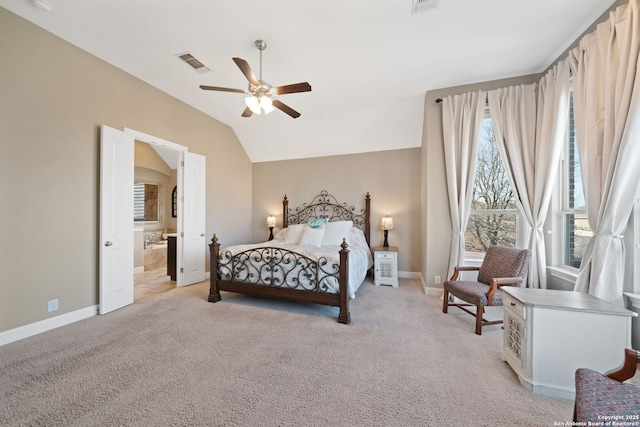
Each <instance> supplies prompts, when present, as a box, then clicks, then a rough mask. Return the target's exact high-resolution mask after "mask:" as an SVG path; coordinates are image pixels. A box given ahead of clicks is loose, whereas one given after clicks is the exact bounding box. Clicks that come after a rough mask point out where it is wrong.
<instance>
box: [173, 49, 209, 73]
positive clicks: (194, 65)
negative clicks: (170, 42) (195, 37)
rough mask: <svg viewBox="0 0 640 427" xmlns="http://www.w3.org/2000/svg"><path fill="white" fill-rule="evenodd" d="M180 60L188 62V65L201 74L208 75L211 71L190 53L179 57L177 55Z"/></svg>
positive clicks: (181, 54)
mask: <svg viewBox="0 0 640 427" xmlns="http://www.w3.org/2000/svg"><path fill="white" fill-rule="evenodd" d="M176 56H177V57H178V58H180V59H182V60H183V61H184V62H186V63H187V64H189V65H190V66H191V67H192V68H193V69H194V70H196V71H197V72H199V73H206V72H209V71H211V70H210V69H209V67H207V66H206V65H204V64H203V63H202V62H200V61H198V60H197V59H196V58H195V57H194V56H193V55H191V54H190V53H189V52H185V53H180V54H178V55H176Z"/></svg>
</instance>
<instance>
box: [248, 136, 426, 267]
mask: <svg viewBox="0 0 640 427" xmlns="http://www.w3.org/2000/svg"><path fill="white" fill-rule="evenodd" d="M420 151H421V149H419V148H410V149H404V150H392V151H380V152H374V153H364V154H350V155H343V156H330V157H320V158H314V159H300V160H285V161H278V162H264V163H254V165H253V224H252V229H253V230H254V231H253V240H254V241H265V240H267V237H268V236H269V231H268V229H267V227H266V224H265V223H266V220H267V216H268V215H269V214H273V215H276V217H277V224H278V228H277V230H279V229H280V228H281V227H282V198H283V196H284V195H285V194H286V195H287V198H288V199H289V206H290V207H296V206H301V205H302V203H309V202H310V201H311V199H312V198H313V196H315V195H317V194H318V193H319V192H320V191H322V190H327V191H328V192H329V193H331V194H332V195H334V196H335V197H336V199H337V200H338V201H339V202H341V203H342V202H346V203H347V204H348V205H349V206H352V205H353V206H355V207H356V208H358V209H360V208H361V207H364V197H365V194H366V193H367V192H369V194H370V195H371V226H372V232H371V245H372V246H380V245H382V242H383V234H382V230H381V229H380V221H381V219H382V217H383V216H385V215H389V216H391V217H393V222H394V226H395V228H394V229H393V230H391V231H390V232H389V244H390V245H391V246H397V247H398V248H399V254H398V269H399V270H401V271H410V272H418V271H420V266H421V262H420V257H419V254H420V248H419V244H420V241H419V240H418V239H416V236H418V235H419V234H420V229H421V227H420V217H419V215H420V189H421V184H420ZM277 230H276V231H277Z"/></svg>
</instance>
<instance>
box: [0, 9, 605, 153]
mask: <svg viewBox="0 0 640 427" xmlns="http://www.w3.org/2000/svg"><path fill="white" fill-rule="evenodd" d="M47 1H48V2H49V3H50V4H51V5H52V6H53V8H54V10H53V11H52V12H49V13H47V12H43V11H41V10H39V9H36V8H35V7H34V5H33V0H0V6H2V7H5V8H6V9H9V10H10V11H12V12H14V13H16V14H18V15H20V16H22V17H24V18H26V19H27V20H29V21H31V22H33V23H34V24H36V25H38V26H40V27H42V28H44V29H46V30H48V31H50V32H52V33H54V34H56V35H57V36H59V37H61V38H62V39H65V40H67V41H69V42H70V43H72V44H74V45H76V46H78V47H80V48H81V49H84V50H86V51H88V52H90V53H92V54H93V55H95V56H97V57H99V58H102V59H103V60H105V61H106V62H108V63H110V64H113V65H114V66H116V67H118V68H120V69H122V70H124V71H126V72H128V73H130V74H132V75H134V76H136V77H138V78H140V79H141V80H144V81H146V82H148V83H149V84H151V85H153V86H155V87H157V88H158V89H160V90H162V91H164V92H166V93H168V94H170V95H172V96H174V97H175V98H178V99H180V100H182V101H184V102H185V103H187V104H189V105H192V106H193V107H195V108H197V109H198V110H200V111H203V112H204V113H206V114H208V115H210V116H212V117H215V118H216V119H218V120H220V121H222V122H224V123H226V124H228V125H229V126H231V127H232V128H233V129H234V131H235V133H236V135H237V136H238V138H239V139H240V142H241V143H242V145H243V146H244V148H245V150H246V152H247V154H248V155H249V157H250V159H251V160H252V161H253V162H263V161H271V160H283V159H295V158H305V157H319V156H328V155H336V154H348V153H359V152H369V151H381V150H390V149H398V148H411V147H419V146H421V144H422V140H421V138H422V119H423V104H424V96H425V93H426V92H427V91H430V90H434V89H439V88H446V87H451V86H457V85H462V84H469V83H475V82H482V81H489V80H495V79H500V78H507V77H513V76H519V75H525V74H531V73H537V72H541V71H543V70H544V69H545V68H546V67H547V66H549V65H550V64H551V63H552V62H553V61H554V60H555V59H556V58H557V57H558V56H559V55H561V54H562V52H563V51H564V50H565V49H566V48H567V47H568V46H569V45H570V44H571V43H572V42H573V41H574V40H575V39H577V38H578V37H579V36H580V34H581V33H582V32H583V31H584V30H586V29H587V28H588V27H589V25H590V24H591V23H592V22H594V21H595V20H596V19H597V18H598V17H599V16H600V15H601V14H602V13H603V12H604V11H605V10H607V9H608V8H609V7H610V6H611V5H612V4H613V2H614V0H536V1H531V0H440V1H439V5H438V7H437V8H435V9H431V10H429V11H427V12H425V13H420V14H412V2H413V0H375V1H372V0H323V1H314V2H311V1H303V0H270V1H268V2H267V1H264V0H242V1H240V0H227V1H222V0H180V1H172V0H85V1H78V0H47ZM257 39H263V40H265V41H266V42H267V44H268V47H267V49H266V50H265V51H264V52H263V76H262V77H263V80H265V81H268V82H269V83H271V84H272V85H273V86H280V85H284V84H290V83H298V82H303V81H308V82H309V83H310V84H311V86H312V88H313V89H312V91H311V92H307V93H296V94H287V95H282V96H280V97H279V99H280V100H281V101H282V102H284V103H286V104H287V105H289V106H291V107H292V108H294V109H295V110H297V111H299V112H300V113H301V114H302V115H301V117H299V118H297V119H292V118H290V117H289V116H287V115H286V114H284V113H282V112H281V111H279V110H276V111H274V112H272V113H271V114H269V115H266V116H256V115H254V116H253V117H251V118H243V117H240V114H241V113H242V111H243V110H244V108H245V104H244V95H242V94H238V93H227V92H211V91H203V90H201V89H199V85H210V86H224V87H231V88H238V89H246V88H247V81H246V79H245V78H244V76H243V75H242V73H241V72H240V70H239V69H238V68H237V66H236V65H235V64H234V63H233V61H232V59H231V58H232V57H240V58H243V59H245V60H246V61H247V62H248V63H249V65H250V66H251V67H252V69H253V71H254V73H255V74H256V75H258V74H259V70H260V60H259V58H260V55H259V51H258V50H257V48H256V47H255V45H254V41H255V40H257ZM185 51H189V52H190V53H191V54H192V55H194V56H195V57H196V58H197V59H199V60H200V61H201V62H203V63H204V64H205V65H206V66H207V67H209V68H210V69H211V71H210V72H208V73H205V74H200V73H198V72H196V71H194V70H193V69H192V68H191V67H189V66H188V65H186V64H185V63H183V62H182V61H181V60H179V59H178V58H177V57H176V55H177V54H180V53H184V52H185ZM175 142H176V143H180V141H175Z"/></svg>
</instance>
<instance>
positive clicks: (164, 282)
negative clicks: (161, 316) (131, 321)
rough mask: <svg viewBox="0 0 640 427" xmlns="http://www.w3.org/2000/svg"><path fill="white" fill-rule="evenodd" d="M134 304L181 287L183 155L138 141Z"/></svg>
mask: <svg viewBox="0 0 640 427" xmlns="http://www.w3.org/2000/svg"><path fill="white" fill-rule="evenodd" d="M134 144H135V146H134V183H133V194H134V202H133V204H134V210H133V216H134V230H133V239H134V254H133V262H134V275H133V288H134V302H135V301H140V300H142V299H145V298H148V297H149V296H152V295H156V294H159V293H164V292H167V291H170V290H172V289H175V288H176V287H177V277H176V273H175V267H176V237H177V231H178V230H177V228H178V224H177V219H178V218H177V217H178V215H177V213H178V212H177V185H178V164H179V159H180V154H179V152H178V151H176V150H172V149H166V150H165V149H158V148H157V147H154V146H153V145H152V144H149V143H146V142H142V141H138V140H136V141H135V142H134Z"/></svg>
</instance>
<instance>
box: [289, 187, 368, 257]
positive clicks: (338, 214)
mask: <svg viewBox="0 0 640 427" xmlns="http://www.w3.org/2000/svg"><path fill="white" fill-rule="evenodd" d="M370 215H371V196H369V193H368V192H367V195H366V196H365V197H364V208H363V209H360V210H359V211H358V210H357V208H356V207H355V206H347V204H346V203H339V202H338V201H337V200H336V198H335V197H334V196H332V195H331V194H329V193H328V192H327V191H326V190H322V191H321V192H320V194H318V195H317V196H315V197H314V198H313V200H311V202H310V203H308V204H307V203H303V204H302V206H300V207H297V208H289V200H288V199H287V196H286V195H285V196H284V199H282V226H283V228H284V227H287V226H289V225H291V224H305V223H306V222H307V221H308V220H309V218H327V219H328V220H329V221H330V222H332V221H353V225H354V226H356V227H358V228H359V229H360V230H362V231H363V232H364V236H365V238H366V239H367V244H369V246H371V244H370V236H371V222H370V219H369V218H370Z"/></svg>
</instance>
